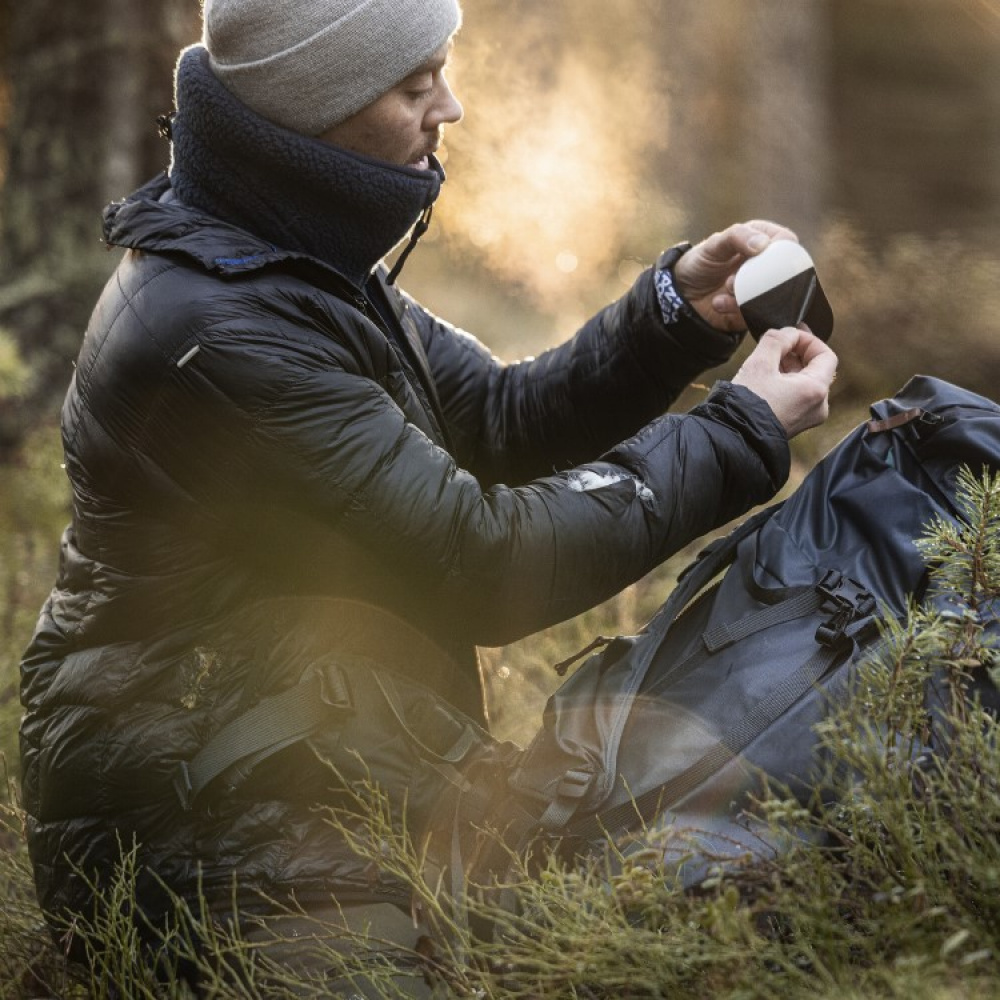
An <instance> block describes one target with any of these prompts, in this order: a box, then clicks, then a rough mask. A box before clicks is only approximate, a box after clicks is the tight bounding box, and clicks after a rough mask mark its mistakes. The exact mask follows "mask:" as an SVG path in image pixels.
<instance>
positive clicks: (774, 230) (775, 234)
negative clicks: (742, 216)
mask: <svg viewBox="0 0 1000 1000" xmlns="http://www.w3.org/2000/svg"><path fill="white" fill-rule="evenodd" d="M744 225H747V226H749V227H750V228H751V229H756V230H758V231H759V232H762V233H764V235H765V236H767V237H769V238H770V239H771V240H791V241H792V242H793V243H798V242H799V238H798V236H797V235H796V234H795V232H794V231H793V230H791V229H789V228H788V227H787V226H781V225H778V223H777V222H771V221H769V220H768V219H751V220H750V221H749V222H747V223H744Z"/></svg>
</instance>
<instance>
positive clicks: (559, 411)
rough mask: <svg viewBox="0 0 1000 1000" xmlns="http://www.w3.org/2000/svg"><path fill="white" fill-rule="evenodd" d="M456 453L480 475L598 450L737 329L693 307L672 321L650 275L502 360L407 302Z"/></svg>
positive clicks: (653, 411) (630, 430)
mask: <svg viewBox="0 0 1000 1000" xmlns="http://www.w3.org/2000/svg"><path fill="white" fill-rule="evenodd" d="M407 314H408V318H409V319H410V320H411V321H412V322H413V324H414V325H415V326H416V328H417V330H418V332H419V336H420V338H421V341H422V342H423V345H424V350H425V352H426V354H427V357H428V359H429V362H430V366H431V370H432V372H433V375H434V378H435V382H436V385H437V389H438V394H439V397H440V400H441V405H442V409H443V411H444V415H445V420H446V423H447V426H448V432H449V439H450V440H451V441H452V442H453V445H454V448H455V452H456V455H457V456H458V458H459V460H460V461H461V462H462V463H463V464H464V465H465V466H467V467H468V468H469V469H470V470H472V471H474V472H475V473H476V474H477V475H478V476H480V477H481V478H482V480H483V481H484V482H497V481H502V482H508V483H518V482H526V481H528V480H530V479H532V478H534V477H535V476H537V475H541V474H543V473H544V472H545V471H547V470H551V469H553V468H557V469H566V468H571V467H572V466H574V465H576V464H578V463H580V462H583V461H588V460H590V459H593V458H596V457H597V456H598V455H600V454H601V453H602V452H603V451H605V450H606V449H608V448H610V447H612V446H613V445H614V444H615V443H616V442H618V441H621V440H623V439H624V438H626V437H628V436H630V435H631V434H634V433H635V432H636V431H638V429H639V428H640V427H642V426H643V425H644V424H646V423H648V422H649V421H650V420H652V419H653V418H654V417H655V416H657V415H659V414H661V413H663V412H665V411H666V410H667V409H668V408H669V407H670V406H671V404H673V402H674V401H675V400H676V399H677V397H678V395H679V394H680V392H681V391H682V390H683V389H684V388H685V387H686V386H687V385H688V384H689V383H690V382H691V381H692V379H694V378H695V377H697V376H698V375H700V374H701V373H702V372H704V371H705V370H706V369H709V368H712V367H715V366H717V365H720V364H723V363H724V362H725V361H726V360H728V359H729V357H730V356H731V355H732V353H733V351H734V350H735V348H736V346H737V345H738V344H739V342H740V339H741V338H740V337H738V336H734V335H732V334H728V333H724V332H722V331H719V330H715V329H713V328H712V327H710V326H709V325H708V324H706V323H704V322H702V321H701V320H700V319H699V318H697V317H696V316H682V317H681V318H680V319H679V320H678V321H677V322H675V323H672V324H670V325H669V326H668V325H665V324H664V321H663V316H662V313H661V310H660V306H659V302H658V300H657V297H656V291H655V286H654V281H653V272H652V270H648V271H646V272H644V273H643V274H642V275H640V277H639V279H638V280H637V281H636V283H635V285H634V286H633V287H632V288H631V289H630V290H629V292H628V293H626V294H625V295H624V296H623V297H622V298H621V299H620V300H619V301H617V302H615V303H613V304H612V305H610V306H608V307H607V308H605V309H603V310H602V311H601V312H599V313H598V314H597V315H596V316H595V317H593V319H591V320H590V321H589V322H587V323H586V324H585V325H584V326H583V327H582V328H581V329H580V330H579V332H578V333H577V334H576V335H575V336H574V337H572V338H571V339H570V340H568V341H567V342H565V343H563V344H561V345H560V346H558V347H555V348H553V349H551V350H548V351H546V352H545V353H543V354H541V355H540V356H539V357H537V358H528V359H526V360H524V361H521V362H517V363H512V364H503V363H502V362H501V361H500V360H499V359H498V358H496V357H495V356H493V355H492V354H491V353H490V352H489V350H487V348H486V347H484V346H483V345H482V344H481V343H480V342H479V341H477V340H476V339H475V338H474V337H472V336H470V335H468V334H466V333H464V332H463V331H460V330H456V329H455V328H453V327H451V326H449V325H448V324H447V323H445V322H444V321H442V320H440V319H438V318H437V317H436V316H434V315H432V314H431V313H429V312H428V311H427V310H425V309H423V308H422V307H421V306H420V305H418V304H417V303H416V302H414V301H413V300H412V299H408V300H407Z"/></svg>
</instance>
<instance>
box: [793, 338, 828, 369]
mask: <svg viewBox="0 0 1000 1000" xmlns="http://www.w3.org/2000/svg"><path fill="white" fill-rule="evenodd" d="M798 333H799V340H798V343H797V344H796V347H795V352H796V353H797V354H798V355H799V356H800V357H801V358H802V361H803V363H804V364H807V365H808V364H809V362H810V361H812V359H813V358H819V357H820V356H823V355H830V356H832V357H834V358H836V357H837V355H836V354H835V353H834V351H833V350H832V349H831V348H830V345H829V344H827V343H825V342H824V341H822V340H820V339H819V337H817V336H816V335H815V334H814V333H812V332H811V331H810V330H802V329H800V330H799V331H798Z"/></svg>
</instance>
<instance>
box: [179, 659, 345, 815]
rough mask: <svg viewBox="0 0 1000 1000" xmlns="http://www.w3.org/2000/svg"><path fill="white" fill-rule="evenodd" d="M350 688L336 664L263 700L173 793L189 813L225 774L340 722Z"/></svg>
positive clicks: (229, 727)
mask: <svg viewBox="0 0 1000 1000" xmlns="http://www.w3.org/2000/svg"><path fill="white" fill-rule="evenodd" d="M351 709H352V705H351V696H350V689H349V688H348V686H347V678H346V676H345V674H344V671H343V670H342V669H341V668H340V667H339V666H338V665H337V664H335V663H330V664H328V665H327V668H326V669H325V670H316V671H311V672H310V673H309V674H308V675H307V676H306V677H305V678H304V679H303V680H302V681H300V682H299V683H298V684H296V685H295V686H294V687H291V688H288V689H287V690H285V691H282V692H281V693H280V694H276V695H272V696H271V697H269V698H263V699H261V700H260V701H259V702H258V703H257V704H256V705H255V706H254V707H253V708H251V709H250V710H249V711H248V712H244V713H243V714H242V715H239V716H237V717H236V718H235V719H233V720H232V721H231V722H229V723H227V724H226V725H225V726H223V727H222V729H220V730H219V731H218V732H217V733H216V734H215V736H214V737H213V738H212V739H211V740H209V742H208V743H206V744H205V746H203V747H202V748H201V750H200V751H199V752H198V753H197V754H196V755H195V757H194V758H193V759H192V760H190V761H183V760H182V761H181V762H180V763H179V764H178V765H177V768H176V770H175V772H174V779H173V784H174V790H175V791H176V792H177V795H178V798H180V801H181V806H182V807H183V808H184V810H185V811H189V810H190V809H192V808H193V806H194V803H195V800H196V799H197V798H198V796H199V795H201V793H202V792H203V791H204V790H205V789H206V788H207V787H208V786H209V785H210V784H211V783H212V781H214V780H215V779H216V778H217V777H218V776H219V775H220V774H222V773H223V772H224V771H227V770H229V768H231V767H233V766H234V765H236V764H239V763H242V767H241V769H240V770H241V773H242V774H248V773H249V772H250V771H251V770H252V769H253V768H254V767H255V766H256V765H257V764H259V763H260V762H261V761H262V760H265V759H266V758H267V757H270V756H271V755H272V754H275V753H277V752H278V751H279V750H282V749H284V748H285V747H287V746H291V745H292V744H293V743H297V742H298V741H299V740H302V739H305V738H306V737H308V736H310V735H311V734H312V733H314V732H316V731H317V730H318V729H319V728H320V726H322V725H328V724H330V723H331V722H333V723H335V722H336V720H337V719H338V717H340V718H343V716H344V714H345V713H346V712H349V711H351Z"/></svg>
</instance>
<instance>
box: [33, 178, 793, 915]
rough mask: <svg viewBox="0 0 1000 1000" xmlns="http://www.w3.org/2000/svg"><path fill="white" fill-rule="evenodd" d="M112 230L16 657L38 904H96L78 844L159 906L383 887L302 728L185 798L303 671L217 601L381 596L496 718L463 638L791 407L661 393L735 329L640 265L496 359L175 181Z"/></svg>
mask: <svg viewBox="0 0 1000 1000" xmlns="http://www.w3.org/2000/svg"><path fill="white" fill-rule="evenodd" d="M106 238H107V240H108V242H109V243H110V244H114V245H117V246H121V247H126V248H128V252H127V253H126V254H125V256H124V258H123V260H122V262H121V264H120V266H119V267H118V270H117V272H116V273H115V274H114V275H113V277H112V278H111V280H110V281H109V283H108V285H107V287H106V289H105V291H104V294H103V295H102V297H101V299H100V301H99V303H98V305H97V307H96V310H95V312H94V315H93V319H92V322H91V324H90V327H89V329H88V331H87V334H86V337H85V339H84V342H83V346H82V350H81V352H80V356H79V359H78V363H77V366H76V372H75V375H74V378H73V382H72V384H71V386H70V389H69V392H68V395H67V397H66V401H65V405H64V410H63V435H64V445H65V454H66V469H67V473H68V475H69V478H70V481H71V484H72V490H73V518H72V523H71V525H70V526H69V527H68V529H67V530H66V533H65V535H64V538H63V542H62V568H61V574H60V578H59V580H58V582H57V585H56V587H55V589H54V590H53V591H52V594H51V597H50V599H49V600H48V602H47V603H46V605H45V607H44V609H43V611H42V614H41V617H40V620H39V624H38V627H37V631H36V633H35V636H34V638H33V640H32V642H31V644H30V647H29V648H28V650H27V652H26V654H25V656H24V660H23V667H22V694H23V703H24V709H25V715H24V721H23V726H22V764H23V786H24V804H25V807H26V809H27V812H28V817H29V819H28V823H29V826H28V834H29V845H30V851H31V857H32V860H33V863H34V866H35V869H36V878H37V884H38V889H39V895H40V899H41V903H42V905H43V906H44V907H45V908H46V910H48V911H52V912H58V911H60V910H64V909H66V908H69V909H76V908H80V907H86V906H87V905H88V890H87V888H86V885H85V882H84V881H83V880H82V879H81V878H80V877H79V876H78V875H76V874H74V866H76V865H79V866H81V867H82V870H84V871H87V872H91V873H94V874H96V875H97V877H98V878H106V877H107V876H108V873H109V872H110V870H111V869H112V867H113V864H114V862H115V860H116V859H117V857H118V856H119V851H120V849H121V847H122V846H124V847H126V848H128V847H130V846H131V845H132V844H133V843H135V844H137V845H138V850H139V853H138V861H139V868H140V892H141V893H142V894H143V895H144V899H145V901H146V903H147V905H148V906H149V908H150V909H151V910H152V909H154V908H155V906H156V905H157V903H156V896H157V890H156V885H157V884H158V880H162V881H163V882H164V883H165V884H166V885H168V886H170V887H171V888H172V889H174V890H175V891H178V892H180V893H182V894H187V895H193V894H194V892H195V888H196V884H197V881H198V876H199V873H200V875H201V878H202V880H203V882H202V884H203V887H204V889H205V890H206V892H207V893H208V894H209V896H210V897H211V896H213V895H216V894H217V895H218V896H219V898H221V899H224V900H226V901H228V900H229V893H230V888H231V882H232V880H233V878H234V876H235V877H237V878H238V880H239V883H240V885H241V886H242V887H244V888H248V889H260V890H263V891H265V892H268V893H272V894H281V893H282V892H284V891H286V890H289V889H292V888H294V889H295V890H296V891H297V893H298V895H299V897H300V898H303V897H304V896H306V895H307V893H308V892H309V891H311V890H315V891H317V892H320V891H322V892H329V890H330V889H335V890H337V891H338V893H340V894H341V895H342V896H346V895H349V894H350V892H351V891H352V890H356V891H358V892H359V893H368V894H370V893H371V891H372V890H373V878H374V879H375V890H376V891H377V890H378V886H379V885H380V884H381V883H380V882H379V879H380V876H378V875H377V874H376V875H375V876H373V875H372V873H371V872H370V871H367V870H366V869H365V868H364V866H363V865H362V864H361V863H360V862H358V861H357V860H356V859H354V858H353V857H352V856H351V855H350V854H349V853H348V852H347V850H346V848H344V847H343V846H341V845H340V844H339V843H338V842H337V841H336V838H335V836H334V835H333V833H332V832H331V830H330V828H329V827H328V826H327V825H326V824H325V821H324V820H323V818H322V817H319V816H317V815H316V811H315V808H314V807H315V803H316V802H317V801H324V799H325V798H328V797H329V795H330V794H331V793H330V792H329V790H328V785H329V776H328V774H326V772H325V771H322V769H321V768H318V767H317V766H316V765H315V762H314V761H313V760H312V758H311V757H310V752H309V751H308V749H307V748H305V747H303V746H298V745H297V746H292V747H290V748H288V749H287V750H286V751H283V752H282V753H279V754H277V755H276V756H275V757H273V758H272V759H271V760H270V761H268V762H267V765H266V766H262V767H261V768H260V769H259V773H258V772H254V774H253V775H252V777H251V780H248V781H247V782H245V783H244V784H243V785H242V786H240V787H239V788H237V789H235V790H233V791H232V792H231V793H228V794H220V795H218V796H216V797H214V798H212V799H211V800H210V801H209V802H208V803H207V804H206V806H205V807H204V808H199V809H195V810H191V811H189V812H184V811H182V810H181V808H180V806H179V803H178V798H177V796H176V795H175V794H174V790H173V788H172V785H171V779H172V776H173V775H174V773H175V769H176V765H177V763H178V761H181V760H187V759H190V758H191V757H192V756H193V755H194V754H195V753H197V751H198V749H199V748H200V747H201V746H203V745H204V744H205V742H206V741H207V740H209V739H210V738H211V736H212V735H213V734H214V733H215V732H217V731H218V730H219V728H220V727H221V726H223V725H224V724H225V723H226V722H227V721H228V720H229V719H231V718H233V717H234V716H235V715H236V714H238V713H239V712H241V711H243V710H245V709H246V708H247V706H248V705H250V704H252V703H253V702H254V701H255V700H256V699H257V698H259V697H261V695H262V693H265V692H267V691H270V690H273V689H274V688H275V687H280V686H281V685H282V684H287V683H291V682H292V681H293V680H294V678H289V677H288V676H286V675H287V674H288V670H287V669H286V665H285V664H282V663H281V662H279V660H280V650H279V651H278V653H275V652H274V650H268V649H264V648H262V647H261V646H259V644H258V643H257V638H256V637H254V636H252V635H251V636H250V638H249V639H248V638H247V636H248V635H250V633H248V632H245V631H244V630H243V629H242V628H236V627H234V626H233V625H232V622H233V621H234V620H235V619H234V616H238V615H239V614H240V613H241V612H242V611H244V610H245V609H246V608H248V607H252V606H253V605H254V603H255V602H258V601H262V600H267V599H269V598H281V599H284V600H288V599H291V600H298V599H301V600H302V601H304V602H308V601H309V600H310V599H312V598H315V597H330V596H333V597H339V598H350V599H352V600H358V601H364V602H368V603H372V604H375V605H378V606H379V607H382V608H385V609H388V610H389V611H391V612H393V613H394V614H395V615H397V616H400V617H401V618H403V619H405V620H406V621H407V622H410V623H413V624H415V625H416V626H417V627H418V628H419V629H420V630H421V632H422V633H424V634H426V635H427V636H429V637H431V638H432V639H434V640H435V641H436V642H437V643H438V644H440V645H441V646H442V647H444V648H445V649H446V650H447V651H448V653H449V654H450V655H451V657H452V659H453V660H454V662H455V667H454V668H453V669H451V670H450V672H448V673H447V675H445V676H440V677H437V678H435V679H434V680H433V683H434V684H435V686H436V687H437V688H438V690H439V691H440V692H441V694H442V695H443V696H445V697H446V698H448V699H449V700H450V701H451V702H452V703H453V704H455V705H456V706H457V707H459V708H461V709H462V710H463V711H465V712H467V713H470V714H473V715H476V716H480V715H481V694H480V685H479V677H478V673H477V667H476V660H475V653H474V647H475V646H476V645H477V644H480V645H491V644H501V643H507V642H509V641H511V640H515V639H517V638H519V637H521V636H524V635H526V634H527V633H530V632H532V631H534V630H537V629H540V628H543V627H544V626H548V625H550V624H552V623H554V622H557V621H560V620H562V619H566V618H567V617H569V616H571V615H574V614H576V613H578V612H580V611H582V610H583V609H585V608H588V607H590V606H592V605H594V604H596V603H597V602H599V601H601V600H602V599H605V598H607V597H609V596H610V595H612V594H614V593H616V592H617V591H619V590H620V589H621V588H623V587H625V586H626V585H628V584H630V583H631V582H633V581H635V580H636V579H638V578H639V577H640V576H642V575H643V574H645V573H646V572H647V571H649V570H650V569H651V568H653V567H654V566H656V565H657V564H658V563H659V562H660V561H661V560H663V559H664V558H665V557H666V556H668V555H669V554H670V553H671V552H673V551H674V550H676V549H677V548H678V547H679V546H682V545H684V544H686V543H688V542H689V541H691V540H692V539H694V538H696V537H697V536H699V535H701V534H703V533H705V532H707V531H709V530H710V529H712V528H714V527H716V526H718V525H720V524H722V523H723V522H725V521H727V520H729V519H730V518H733V517H735V516H737V515H739V514H740V513H742V512H743V511H745V510H746V509H747V508H748V507H749V506H751V505H753V504H755V503H759V502H762V501H764V500H765V499H766V498H768V497H770V496H771V495H772V494H773V493H774V491H775V490H776V489H777V488H778V487H779V486H780V484H781V483H782V481H783V479H784V478H785V476H786V474H787V470H788V448H787V443H786V441H785V437H784V434H783V432H782V430H781V427H780V426H779V424H778V423H777V421H776V419H775V418H774V416H773V414H772V413H771V411H770V409H769V408H768V407H767V405H766V404H765V403H764V402H763V401H762V400H760V399H759V398H758V397H756V396H755V395H753V394H752V393H750V392H748V391H747V390H745V389H742V388H740V387H734V386H732V385H730V384H727V383H720V385H719V386H717V387H716V388H715V389H714V390H713V391H712V393H711V394H710V395H709V396H708V398H707V399H706V401H705V402H704V403H702V404H701V405H699V406H697V407H696V408H695V409H694V410H692V411H691V412H690V413H689V414H687V415H681V416H671V415H661V414H663V412H664V410H665V409H666V408H667V406H668V405H669V404H670V403H671V401H672V400H673V399H674V398H675V397H676V395H677V394H678V392H679V391H680V390H681V388H682V387H683V386H685V385H686V384H687V383H688V382H689V381H690V380H691V378H692V377H693V376H695V375H697V374H698V373H699V372H701V371H702V370H704V369H705V368H707V367H710V366H714V365H717V364H719V363H721V362H723V361H724V360H725V359H726V358H727V357H728V356H729V354H730V353H731V351H732V349H733V347H734V346H735V343H736V340H737V338H733V337H731V336H729V335H726V334H722V333H718V332H714V331H711V330H710V329H708V328H707V327H704V326H703V325H701V324H700V323H697V322H695V321H694V320H692V319H689V318H688V319H681V320H680V321H678V322H677V323H676V324H673V325H671V326H669V327H665V326H664V323H663V319H662V315H661V313H660V309H659V306H658V302H657V299H656V294H655V290H654V282H653V280H652V273H651V272H646V273H645V274H643V275H642V276H641V277H640V278H639V279H638V281H637V282H636V284H635V286H634V287H633V288H632V289H631V290H630V291H629V292H628V293H627V294H626V295H625V296H624V297H623V298H622V299H621V300H620V301H619V302H617V303H615V304H613V305H611V306H609V307H608V308H607V309H605V310H604V311H602V312H601V313H600V314H598V315H597V316H596V317H595V318H594V319H592V320H591V321H590V322H588V323H587V324H586V325H585V326H584V327H583V328H582V329H581V330H580V331H579V333H577V334H576V336H575V337H574V338H573V339H571V340H570V341H568V342H567V343H566V344H564V345H562V346H560V347H557V348H555V349H553V350H551V351H548V352H547V353H544V354H542V355H541V356H540V357H538V358H537V359H533V360H527V361H525V362H522V363H519V364H511V365H504V364H501V363H500V362H499V361H498V360H497V359H496V358H495V357H493V356H491V355H490V353H489V352H488V351H487V350H486V349H485V348H484V347H483V346H482V345H481V344H480V343H479V342H477V341H476V340H475V339H474V338H472V337H471V336H469V335H467V334H465V333H463V332H461V331H458V330H456V329H454V328H452V327H451V326H449V325H447V324H446V323H444V322H442V321H441V320H439V319H437V318H436V317H435V316H433V315H431V314H430V313H429V312H427V311H426V310H424V309H423V308H421V307H420V306H419V305H417V304H416V303H415V302H414V301H413V300H412V299H410V298H408V297H407V296H405V295H404V294H402V293H400V292H397V291H396V290H395V289H394V288H390V287H387V286H385V285H384V284H382V285H381V286H380V287H379V288H374V289H373V290H372V291H371V293H370V296H369V298H368V299H366V298H365V297H363V296H361V295H360V293H359V292H358V290H357V289H355V288H353V287H352V286H350V285H349V284H347V283H346V282H345V281H344V279H342V278H341V277H340V276H339V275H338V274H337V273H336V272H335V271H333V270H332V269H331V268H329V267H328V266H326V265H324V264H322V263H321V262H319V261H318V260H315V259H312V258H309V257H305V256H303V255H300V254H298V255H297V254H292V253H286V252H283V251H281V250H279V249H275V248H274V247H273V246H271V245H269V244H266V243H263V242H262V241H260V240H258V239H256V238H255V237H253V236H251V235H249V234H248V233H246V232H244V231H241V230H239V229H236V228H234V227H232V226H229V225H227V224H224V223H221V222H219V221H218V220H216V219H213V218H211V217H209V216H206V215H205V214H204V213H200V212H198V211H195V210H193V209H190V208H187V207H185V206H184V205H182V204H180V203H179V202H178V201H176V200H173V199H171V198H170V194H169V190H168V187H167V182H166V180H165V179H160V180H157V181H155V182H152V183H151V184H150V185H147V186H146V188H144V189H142V190H140V191H139V192H138V193H137V194H136V195H134V196H133V197H132V198H130V199H128V200H127V201H125V202H123V203H121V204H115V205H113V206H111V207H110V208H109V210H108V213H107V215H106ZM379 296H381V300H380V301H375V299H376V298H377V297H379ZM373 302H374V305H375V308H373V306H372V303H373ZM227 623H229V624H227ZM327 624H329V623H327ZM250 632H252V629H251V630H250ZM279 645H280V644H279ZM272 654H273V655H272ZM289 655H290V656H291V654H289ZM291 658H292V659H294V656H291ZM261 664H264V669H263V670H262V668H261ZM269 671H273V673H269ZM293 672H294V671H293ZM373 738H374V736H373ZM320 772H322V773H320Z"/></svg>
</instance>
